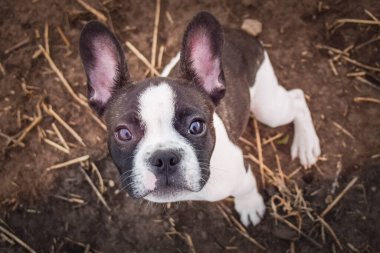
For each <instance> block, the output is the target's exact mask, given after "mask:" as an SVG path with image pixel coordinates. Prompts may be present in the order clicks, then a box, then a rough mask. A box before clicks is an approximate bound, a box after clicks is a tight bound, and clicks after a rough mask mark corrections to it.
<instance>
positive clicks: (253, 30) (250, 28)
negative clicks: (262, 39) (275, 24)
mask: <svg viewBox="0 0 380 253" xmlns="http://www.w3.org/2000/svg"><path fill="white" fill-rule="evenodd" d="M241 29H243V30H244V31H246V32H247V33H249V34H251V35H253V36H257V35H259V34H260V33H261V31H262V29H263V25H262V24H261V22H260V21H258V20H256V19H244V21H243V24H242V26H241Z"/></svg>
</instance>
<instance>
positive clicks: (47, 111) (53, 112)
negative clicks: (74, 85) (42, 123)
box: [42, 103, 86, 147]
mask: <svg viewBox="0 0 380 253" xmlns="http://www.w3.org/2000/svg"><path fill="white" fill-rule="evenodd" d="M42 108H43V109H44V111H45V112H46V113H47V114H49V115H50V116H52V117H53V118H54V119H55V120H57V121H58V122H59V123H60V124H61V125H62V126H63V127H64V128H66V130H67V131H68V132H69V133H70V134H71V135H72V136H73V137H74V138H75V139H76V140H77V141H78V142H79V143H80V144H81V145H82V146H83V147H85V146H86V144H84V142H83V139H82V137H80V136H79V134H78V133H77V132H75V130H74V129H72V128H71V126H69V124H67V123H66V122H65V121H64V120H63V119H62V118H61V117H60V116H59V115H58V114H57V113H56V112H55V111H54V110H53V108H52V107H51V106H47V105H46V104H45V103H42Z"/></svg>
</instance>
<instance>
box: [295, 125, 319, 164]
mask: <svg viewBox="0 0 380 253" xmlns="http://www.w3.org/2000/svg"><path fill="white" fill-rule="evenodd" d="M320 154H321V148H320V146H319V139H318V136H317V134H316V132H315V129H314V126H313V123H311V122H310V123H309V124H306V125H304V126H299V127H297V126H296V127H295V133H294V139H293V144H292V147H291V155H292V159H295V158H297V157H299V159H300V162H301V164H302V165H303V166H304V167H306V168H309V167H310V166H311V165H313V164H315V163H316V162H317V160H318V157H319V155H320Z"/></svg>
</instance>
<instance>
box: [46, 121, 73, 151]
mask: <svg viewBox="0 0 380 253" xmlns="http://www.w3.org/2000/svg"><path fill="white" fill-rule="evenodd" d="M51 127H52V128H53V130H54V132H55V134H56V135H57V137H58V139H59V141H60V142H61V143H62V145H63V147H64V148H65V149H67V150H68V151H70V148H69V145H67V142H66V140H65V138H63V136H62V134H61V132H60V131H59V129H58V127H57V126H56V125H55V123H52V124H51Z"/></svg>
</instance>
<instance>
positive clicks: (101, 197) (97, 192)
mask: <svg viewBox="0 0 380 253" xmlns="http://www.w3.org/2000/svg"><path fill="white" fill-rule="evenodd" d="M79 170H80V172H82V174H83V176H84V178H85V179H86V181H87V182H88V184H89V185H90V186H91V188H92V189H93V190H94V192H95V194H96V196H97V197H98V199H99V200H100V202H101V203H102V204H103V206H104V207H105V208H106V209H107V211H109V212H110V211H111V208H110V207H109V206H108V204H107V202H106V200H105V199H104V198H103V195H102V194H101V193H100V192H99V190H98V188H96V186H95V184H94V182H92V180H91V178H90V177H89V176H88V175H87V173H86V171H84V169H82V168H79Z"/></svg>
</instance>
